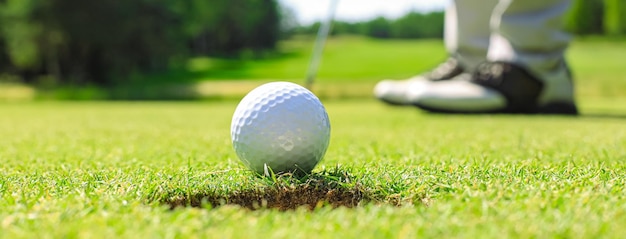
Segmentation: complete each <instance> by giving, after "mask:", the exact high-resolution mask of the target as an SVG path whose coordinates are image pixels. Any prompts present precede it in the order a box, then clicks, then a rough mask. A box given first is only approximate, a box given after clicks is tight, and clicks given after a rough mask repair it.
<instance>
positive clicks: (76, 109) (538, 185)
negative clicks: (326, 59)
mask: <svg viewBox="0 0 626 239" xmlns="http://www.w3.org/2000/svg"><path fill="white" fill-rule="evenodd" d="M236 103H237V102H236V101H225V102H214V103H207V102H204V103H202V102H200V103H125V102H118V103H104V102H92V103H54V102H47V103H19V104H1V105H0V111H1V112H2V117H0V134H1V135H2V137H0V160H1V161H2V164H0V172H1V173H0V218H2V219H1V220H0V229H1V230H2V233H0V237H5V238H16V237H22V238H33V237H37V238H39V237H68V238H78V237H80V238H84V237H96V238H105V237H108V238H111V237H132V238H135V237H143V238H145V237H150V238H153V237H183V238H187V237H194V236H203V237H204V236H208V237H213V238H225V237H234V238H249V237H272V238H273V237H282V238H285V237H289V238H310V237H311V235H315V237H322V238H324V237H325V238H336V237H354V238H356V237H358V238H380V237H405V238H414V237H466V238H501V237H584V238H589V237H591V238H595V237H614V238H620V237H621V236H622V235H624V233H626V231H624V227H623V225H624V223H626V206H624V205H625V204H624V203H623V199H624V195H625V193H626V187H624V185H626V176H625V175H626V167H625V166H624V163H623V162H624V161H625V160H626V147H625V146H626V128H625V127H624V120H625V119H624V112H626V108H624V105H626V104H624V103H625V102H623V101H610V105H607V102H603V101H597V102H591V103H592V104H589V105H588V107H589V108H588V111H592V112H591V113H589V114H587V115H586V116H581V117H555V116H549V117H544V116H445V115H430V114H424V113H421V112H419V111H417V110H416V109H413V108H391V107H386V106H384V105H382V104H380V103H378V102H375V101H373V100H353V101H336V100H333V101H325V102H324V103H325V105H326V107H327V109H328V112H329V116H330V119H331V125H332V134H331V135H332V136H331V144H330V147H329V149H328V152H327V155H326V157H325V159H324V160H323V161H322V162H321V164H320V165H318V167H317V168H316V169H315V170H314V172H315V175H317V176H314V178H316V179H318V180H321V183H322V184H321V185H327V186H331V188H332V187H335V188H337V187H340V188H341V187H343V188H346V189H350V188H352V189H358V190H357V191H352V192H356V193H357V194H356V195H359V194H358V193H362V194H361V195H363V196H368V197H370V198H372V199H374V200H373V201H372V200H364V201H362V202H361V203H359V204H358V205H357V206H356V207H354V208H351V209H348V208H343V207H340V208H337V209H333V207H326V206H324V204H323V203H322V204H320V205H319V207H318V206H316V207H315V209H314V210H313V211H309V209H307V208H303V209H302V210H295V211H287V212H281V211H279V210H269V209H262V210H256V211H250V210H248V209H241V208H238V207H233V206H225V207H218V208H214V209H210V206H209V205H208V204H204V207H203V208H184V207H183V208H177V209H175V210H170V207H171V206H170V205H168V204H167V203H166V202H168V201H167V200H169V199H177V198H178V199H183V200H184V199H185V198H188V199H190V200H192V197H196V198H195V199H193V200H197V199H198V197H199V196H200V197H201V196H202V195H206V196H211V195H213V196H216V195H217V196H219V195H222V196H229V195H235V194H236V193H241V192H245V191H246V190H254V189H263V188H267V189H269V190H272V188H273V187H278V188H281V187H287V188H290V187H295V188H298V187H302V186H303V185H306V183H307V182H306V181H301V182H300V183H299V182H298V181H286V182H282V183H281V181H280V180H281V179H279V181H276V180H274V179H267V178H262V177H258V176H256V175H254V174H252V173H250V172H249V171H247V170H246V169H245V168H244V167H243V165H242V164H241V163H239V161H238V159H237V158H236V156H235V153H234V152H233V150H232V147H231V144H230V138H229V125H230V118H231V115H232V113H233V111H234V108H235V106H236ZM602 106H607V107H606V108H603V107H602ZM609 106H610V107H609ZM593 112H595V113H593ZM609 113H610V114H609ZM607 114H608V115H607ZM341 175H343V176H341ZM313 185H315V184H313ZM317 185H320V184H317ZM332 185H336V186H332ZM323 187H326V186H323ZM265 192H267V191H265ZM262 193H263V192H261V194H262ZM270 193H271V192H270ZM346 195H355V194H346ZM348 198H352V197H348ZM353 199H356V197H354V198H353ZM201 201H202V200H200V202H201ZM182 202H183V203H181V204H179V205H185V203H184V201H182ZM196 202H197V201H196ZM261 202H262V200H261ZM199 205H200V204H199ZM398 205H400V207H398ZM260 206H263V204H262V203H261V204H260Z"/></svg>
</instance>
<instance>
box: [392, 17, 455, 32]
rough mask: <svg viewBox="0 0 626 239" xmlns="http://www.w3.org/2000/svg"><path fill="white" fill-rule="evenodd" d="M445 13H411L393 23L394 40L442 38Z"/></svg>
mask: <svg viewBox="0 0 626 239" xmlns="http://www.w3.org/2000/svg"><path fill="white" fill-rule="evenodd" d="M443 22H444V16H443V12H431V13H426V14H422V13H418V12H410V13H408V14H406V15H404V16H403V17H401V18H399V19H398V20H396V21H394V22H392V23H391V36H392V37H394V38H442V37H443Z"/></svg>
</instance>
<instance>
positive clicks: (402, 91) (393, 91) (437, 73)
mask: <svg viewBox="0 0 626 239" xmlns="http://www.w3.org/2000/svg"><path fill="white" fill-rule="evenodd" d="M463 72H464V70H463V67H462V66H461V65H460V64H459V62H458V61H457V60H456V59H455V58H454V57H450V58H448V60H446V61H445V62H443V63H441V64H440V65H439V66H437V67H436V68H434V69H433V70H432V71H430V72H427V73H425V74H422V75H418V76H415V77H411V78H409V79H406V80H383V81H381V82H378V84H376V87H374V96H376V98H378V99H379V100H381V101H383V102H385V103H388V104H390V105H413V101H414V98H415V96H416V95H419V94H420V91H421V90H423V89H425V88H426V87H427V86H428V85H429V84H430V83H432V82H437V81H445V80H449V79H452V78H454V77H456V76H458V75H460V74H461V73H463Z"/></svg>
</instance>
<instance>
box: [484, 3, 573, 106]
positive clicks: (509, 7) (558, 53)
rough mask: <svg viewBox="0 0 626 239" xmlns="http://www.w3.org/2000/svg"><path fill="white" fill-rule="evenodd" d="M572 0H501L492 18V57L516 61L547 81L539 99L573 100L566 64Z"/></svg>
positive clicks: (546, 100)
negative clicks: (567, 19) (565, 21)
mask: <svg viewBox="0 0 626 239" xmlns="http://www.w3.org/2000/svg"><path fill="white" fill-rule="evenodd" d="M570 4H571V1H570V0H500V2H499V3H498V5H497V6H496V8H495V10H494V12H493V16H492V19H491V28H492V34H491V40H490V45H489V50H488V53H487V59H488V60H489V61H506V62H513V63H517V64H519V65H522V66H524V67H526V68H527V69H528V70H530V72H531V73H533V74H534V75H536V76H537V77H539V79H540V80H542V81H543V82H544V90H543V93H542V95H541V96H540V99H539V102H540V103H547V102H553V101H567V102H571V101H572V100H573V86H572V83H571V78H570V76H569V75H568V72H567V69H566V67H565V65H564V62H563V60H564V52H565V49H566V48H567V45H568V43H569V41H570V36H569V35H568V34H567V33H565V32H564V31H563V28H562V24H563V16H564V14H565V12H566V11H567V10H568V8H569V6H570Z"/></svg>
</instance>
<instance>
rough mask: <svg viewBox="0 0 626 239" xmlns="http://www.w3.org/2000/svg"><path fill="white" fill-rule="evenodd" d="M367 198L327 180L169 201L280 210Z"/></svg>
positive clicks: (184, 204) (352, 203) (339, 204)
mask: <svg viewBox="0 0 626 239" xmlns="http://www.w3.org/2000/svg"><path fill="white" fill-rule="evenodd" d="M364 201H371V199H370V198H369V197H368V196H367V194H366V193H365V192H364V191H363V190H361V189H359V188H358V187H354V188H336V187H331V185H324V184H310V183H308V184H301V185H295V186H286V187H281V186H277V187H270V188H264V189H257V190H247V191H240V192H233V193H231V194H229V195H216V194H209V193H204V194H196V195H190V196H188V197H179V198H174V199H171V200H168V201H166V202H165V203H166V204H167V205H169V206H170V208H171V209H175V208H178V207H203V208H217V207H220V206H224V205H237V206H240V207H242V208H247V209H250V210H259V209H277V210H280V211H288V210H295V209H298V208H306V209H309V210H314V209H316V208H320V207H332V208H337V207H346V208H354V207H357V206H359V205H360V204H361V203H362V202H364Z"/></svg>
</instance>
